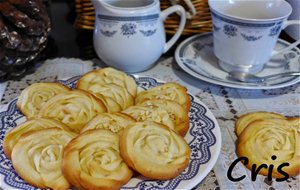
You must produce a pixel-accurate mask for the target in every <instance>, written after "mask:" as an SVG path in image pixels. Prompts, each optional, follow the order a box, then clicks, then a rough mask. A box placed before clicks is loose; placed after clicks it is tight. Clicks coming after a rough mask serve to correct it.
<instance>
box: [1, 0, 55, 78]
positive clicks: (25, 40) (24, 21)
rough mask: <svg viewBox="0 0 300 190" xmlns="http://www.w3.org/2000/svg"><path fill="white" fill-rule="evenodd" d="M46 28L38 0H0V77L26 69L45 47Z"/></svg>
mask: <svg viewBox="0 0 300 190" xmlns="http://www.w3.org/2000/svg"><path fill="white" fill-rule="evenodd" d="M50 29H51V26H50V19H49V17H48V14H47V11H46V9H45V7H44V5H43V3H42V0H0V52H1V53H0V80H1V79H2V80H3V79H5V78H8V75H14V74H16V73H18V72H19V74H20V72H24V69H25V70H26V65H27V64H28V63H30V62H32V61H33V60H34V59H36V58H37V56H38V55H39V54H40V52H41V51H42V50H43V49H44V48H45V47H46V44H47V37H48V34H49V32H50Z"/></svg>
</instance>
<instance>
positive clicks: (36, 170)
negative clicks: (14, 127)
mask: <svg viewBox="0 0 300 190" xmlns="http://www.w3.org/2000/svg"><path fill="white" fill-rule="evenodd" d="M75 136H76V134H75V133H71V132H67V131H65V130H62V129H59V128H49V129H41V130H37V131H30V132H27V133H25V134H23V135H22V136H21V138H20V139H19V140H18V142H17V144H16V145H15V146H14V148H13V150H12V156H11V158H12V164H13V166H14V168H15V170H16V171H17V173H18V174H19V176H20V177H21V178H23V179H24V180H25V181H26V182H27V183H29V184H30V185H33V186H35V187H39V188H51V189H56V190H66V189H69V188H70V187H71V186H70V184H69V182H68V181H67V180H66V179H65V177H64V176H63V174H62V170H61V162H62V157H63V151H64V147H65V146H66V145H67V144H68V143H69V141H71V139H73V138H74V137H75Z"/></svg>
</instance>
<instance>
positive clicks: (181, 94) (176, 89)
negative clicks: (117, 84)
mask: <svg viewBox="0 0 300 190" xmlns="http://www.w3.org/2000/svg"><path fill="white" fill-rule="evenodd" d="M153 99H163V100H172V101H175V102H177V103H179V104H180V105H181V106H182V107H183V108H184V109H185V110H186V112H189V110H190V107H191V100H190V96H189V95H188V93H187V89H186V88H185V87H183V86H181V85H180V84H177V83H174V82H169V83H165V84H163V85H160V86H156V87H154V88H150V89H148V90H145V91H142V92H140V93H138V95H137V97H136V99H135V103H136V104H138V103H141V102H144V101H146V100H153Z"/></svg>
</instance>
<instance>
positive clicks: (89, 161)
mask: <svg viewBox="0 0 300 190" xmlns="http://www.w3.org/2000/svg"><path fill="white" fill-rule="evenodd" d="M62 169H63V173H64V175H65V177H66V178H67V180H68V181H69V182H70V183H71V184H72V185H73V186H75V187H76V188H78V189H108V190H110V189H119V188H120V187H121V186H122V185H124V184H126V183H127V182H128V181H129V180H130V178H131V176H132V171H131V170H130V169H129V168H128V166H127V165H126V163H125V162H124V161H123V159H122V157H121V156H120V153H119V136H118V134H116V133H113V132H111V131H110V130H106V129H94V130H88V131H86V132H84V133H81V134H80V135H79V136H77V137H76V138H75V139H73V140H72V141H71V142H70V143H69V144H68V146H67V147H66V148H65V152H64V158H63V165H62Z"/></svg>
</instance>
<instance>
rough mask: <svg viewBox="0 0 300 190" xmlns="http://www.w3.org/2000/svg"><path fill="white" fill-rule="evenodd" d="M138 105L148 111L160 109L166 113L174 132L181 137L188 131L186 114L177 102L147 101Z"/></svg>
mask: <svg viewBox="0 0 300 190" xmlns="http://www.w3.org/2000/svg"><path fill="white" fill-rule="evenodd" d="M138 105H142V106H147V107H149V108H150V109H157V108H161V109H164V110H166V111H167V112H168V114H169V116H170V118H171V119H172V120H173V123H174V125H175V126H174V130H175V131H176V132H177V133H178V134H180V135H181V136H185V134H186V132H187V131H188V129H189V124H190V123H189V116H188V113H187V112H186V111H185V110H184V108H183V107H182V106H180V105H179V104H178V103H177V102H174V101H170V100H147V101H144V102H142V103H140V104H138Z"/></svg>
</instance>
